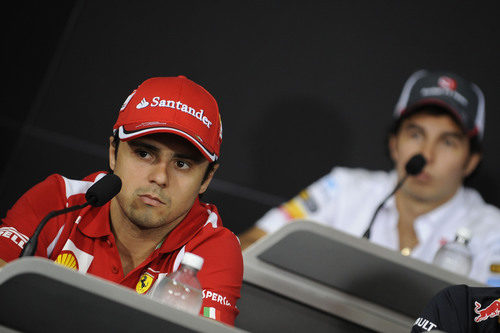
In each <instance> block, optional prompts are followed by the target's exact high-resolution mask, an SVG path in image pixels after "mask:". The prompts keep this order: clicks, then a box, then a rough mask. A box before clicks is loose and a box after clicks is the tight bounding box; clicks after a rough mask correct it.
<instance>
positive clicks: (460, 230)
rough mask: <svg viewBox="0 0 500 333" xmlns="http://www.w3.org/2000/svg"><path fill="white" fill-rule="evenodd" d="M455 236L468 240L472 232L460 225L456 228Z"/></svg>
mask: <svg viewBox="0 0 500 333" xmlns="http://www.w3.org/2000/svg"><path fill="white" fill-rule="evenodd" d="M457 237H460V238H462V239H464V240H467V241H469V240H470V239H471V237H472V232H471V231H470V230H469V229H468V228H466V227H460V228H458V230H457Z"/></svg>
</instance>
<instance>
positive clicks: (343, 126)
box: [0, 0, 500, 233]
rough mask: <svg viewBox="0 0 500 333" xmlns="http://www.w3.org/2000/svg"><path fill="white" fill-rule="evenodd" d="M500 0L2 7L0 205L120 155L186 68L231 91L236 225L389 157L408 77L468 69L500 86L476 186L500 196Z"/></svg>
mask: <svg viewBox="0 0 500 333" xmlns="http://www.w3.org/2000/svg"><path fill="white" fill-rule="evenodd" d="M495 5H496V4H495V1H489V2H485V1H475V2H463V3H462V2H459V1H428V0H425V1H380V0H377V1H328V2H327V1H325V2H319V1H318V2H315V1H274V2H271V1H267V2H239V1H196V2H194V1H127V2H125V1H95V0H94V1H75V0H73V1H64V2H59V3H58V4H57V7H56V6H55V5H54V4H50V3H47V2H45V3H44V5H42V4H37V5H34V4H32V5H29V6H28V5H27V4H25V3H19V2H18V3H15V4H13V8H12V9H9V10H8V11H6V10H5V11H2V12H3V13H2V41H3V43H2V49H3V50H2V64H3V68H4V71H3V72H4V76H3V83H4V84H3V85H4V89H3V90H2V97H1V102H2V112H1V115H0V130H1V131H0V132H1V138H0V139H1V142H2V148H3V149H2V154H1V156H2V157H1V158H2V161H1V169H0V172H1V173H0V205H1V207H0V215H2V216H3V215H4V214H5V212H6V210H7V209H8V207H10V206H11V205H12V204H13V203H14V202H15V200H16V199H17V198H18V197H19V196H20V195H22V193H24V192H25V191H26V190H28V189H29V188H30V187H31V186H32V185H34V184H35V183H37V182H39V181H41V180H43V179H44V178H45V177H47V176H48V175H49V174H51V173H61V174H63V175H65V176H67V177H70V178H82V177H84V176H86V175H87V174H90V173H91V172H93V171H96V170H100V169H105V168H106V167H107V142H108V136H109V135H110V134H111V129H112V125H113V124H114V122H115V120H116V117H117V113H118V110H119V108H120V106H121V104H122V103H123V101H124V100H125V98H126V97H127V96H128V94H129V93H130V92H131V91H132V90H133V89H134V88H135V87H137V85H138V84H140V83H141V82H142V81H143V80H145V79H146V78H149V77H152V76H176V75H181V74H182V75H186V76H187V77H188V78H190V79H192V80H194V81H195V82H197V83H200V84H201V85H202V86H204V87H205V88H206V89H207V90H208V91H210V92H211V93H212V94H213V95H214V96H215V98H216V99H217V101H218V103H219V107H220V111H221V114H222V119H223V125H224V141H223V146H222V159H221V162H222V166H221V168H220V169H219V171H218V173H217V175H216V179H215V180H214V182H213V183H212V185H211V187H210V188H209V192H208V193H207V195H206V197H205V199H206V200H207V201H211V202H213V203H215V204H217V206H218V207H219V210H220V213H221V215H222V218H223V221H224V224H225V225H226V226H228V227H229V228H230V229H231V230H233V231H234V232H235V233H239V232H241V231H243V230H244V229H246V228H247V227H249V226H250V225H251V224H252V223H253V222H254V221H256V220H257V219H258V218H259V217H260V216H262V214H264V213H265V212H266V211H267V210H268V209H269V208H271V207H272V206H274V205H277V204H279V203H280V202H281V201H282V200H285V199H287V198H290V197H291V196H293V195H295V194H296V193H297V192H298V191H300V190H301V189H302V188H303V187H305V186H307V185H308V184H309V183H311V182H313V181H314V180H316V179H317V178H319V177H320V176H322V175H324V174H325V173H327V172H328V171H329V170H330V169H331V168H332V167H333V166H335V165H344V166H352V167H365V168H369V169H385V170H389V169H390V168H391V162H390V160H389V158H388V155H387V150H386V147H385V144H386V142H385V135H386V131H387V130H388V127H389V124H390V121H391V113H392V110H393V107H394V105H395V103H396V101H397V99H398V96H399V93H400V90H401V88H402V86H403V84H404V82H405V80H406V78H407V77H408V76H409V75H410V74H411V73H412V72H413V71H415V70H418V69H421V68H427V69H444V70H451V71H455V72H457V73H458V74H460V75H462V76H464V77H465V78H468V79H470V80H472V81H473V82H475V83H477V84H478V85H479V86H480V87H481V88H482V90H483V92H484V94H485V96H486V133H485V140H484V149H485V155H484V160H483V163H482V165H481V167H480V170H479V172H478V173H477V174H476V175H475V176H474V177H473V178H472V179H471V181H470V185H471V186H473V187H476V188H478V189H479V190H480V191H481V192H482V193H483V196H484V197H485V199H486V201H488V202H490V203H493V204H496V205H499V204H500V197H499V190H498V187H497V184H498V183H499V181H500V176H499V175H498V172H497V170H499V169H500V168H499V166H500V158H499V157H498V154H497V146H498V143H499V142H500V133H499V131H498V130H497V129H498V128H499V124H500V114H499V113H498V112H497V110H498V109H499V107H500V96H499V94H498V89H499V86H500V81H499V78H498V74H499V71H498V67H497V66H498V59H499V54H500V52H499V51H500V43H499V36H500V34H499V33H500V29H499V24H498V18H497V16H498V12H497V11H496V7H495Z"/></svg>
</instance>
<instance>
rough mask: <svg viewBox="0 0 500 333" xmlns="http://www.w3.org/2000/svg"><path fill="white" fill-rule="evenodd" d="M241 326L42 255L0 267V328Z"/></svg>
mask: <svg viewBox="0 0 500 333" xmlns="http://www.w3.org/2000/svg"><path fill="white" fill-rule="evenodd" d="M3 331H7V332H163V333H164V332H169V331H170V332H214V333H215V332H226V333H236V332H244V331H243V330H241V329H238V328H234V327H229V326H227V325H224V324H221V323H219V322H216V321H214V320H211V319H207V318H204V317H200V316H195V315H191V314H188V313H185V312H182V311H179V310H176V309H173V308H170V307H167V306H166V305H163V304H160V303H157V302H155V301H153V300H151V299H149V298H147V297H144V296H142V295H138V294H137V293H135V291H133V290H130V289H127V288H124V287H122V286H119V285H116V284H112V283H110V282H108V281H104V280H102V279H100V278H97V277H94V276H91V275H84V274H80V273H77V272H75V271H73V270H70V269H67V268H64V267H62V266H59V265H57V264H55V263H53V262H52V261H49V260H46V259H41V258H33V257H29V258H23V259H19V260H16V261H14V262H12V263H10V264H8V265H6V266H5V267H4V268H2V269H0V332H3Z"/></svg>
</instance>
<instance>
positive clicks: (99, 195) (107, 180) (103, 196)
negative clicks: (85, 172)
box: [19, 174, 122, 258]
mask: <svg viewBox="0 0 500 333" xmlns="http://www.w3.org/2000/svg"><path fill="white" fill-rule="evenodd" d="M121 187H122V181H121V180H120V177H118V176H117V175H115V174H107V175H105V176H104V177H102V178H101V179H99V180H98V181H97V182H96V183H95V184H94V185H92V186H91V187H90V188H89V189H88V190H87V192H86V193H85V199H87V202H86V203H84V204H82V205H76V206H71V207H67V208H64V209H60V210H54V211H51V212H50V213H48V214H47V216H45V217H44V218H43V219H42V221H41V222H40V223H39V224H38V226H37V227H36V229H35V232H34V233H33V236H31V238H30V239H29V240H28V241H27V242H26V244H25V245H24V247H23V250H22V251H21V254H20V255H19V257H20V258H21V257H29V256H33V255H34V254H35V251H36V246H37V244H38V236H39V235H40V232H41V231H42V229H43V227H44V226H45V224H47V222H48V221H49V220H50V219H51V218H53V217H55V216H58V215H61V214H66V213H69V212H72V211H75V210H78V209H82V208H85V207H87V206H88V205H91V206H93V207H100V206H102V205H104V204H105V203H106V202H108V201H109V200H111V199H112V198H113V197H114V196H115V195H117V194H118V192H120V189H121Z"/></svg>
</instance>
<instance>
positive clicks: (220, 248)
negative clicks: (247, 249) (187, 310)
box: [191, 226, 243, 325]
mask: <svg viewBox="0 0 500 333" xmlns="http://www.w3.org/2000/svg"><path fill="white" fill-rule="evenodd" d="M209 228H211V227H210V226H207V227H206V228H205V229H209ZM217 229H219V230H217ZM217 229H214V230H205V231H204V232H208V233H211V235H209V237H208V238H205V239H204V241H203V242H201V243H200V244H198V245H197V246H196V247H195V248H194V249H192V250H191V252H193V253H195V254H197V255H199V256H201V257H203V259H204V262H203V267H202V269H201V270H200V272H199V273H198V278H199V280H200V283H201V286H202V288H203V290H202V293H203V305H202V308H201V311H200V314H201V315H202V316H205V317H207V318H211V319H215V320H218V321H221V322H223V323H226V324H229V325H234V320H235V318H236V316H237V315H238V313H239V310H238V308H237V307H236V301H237V300H238V299H239V298H240V290H241V284H242V280H243V257H242V255H241V247H240V244H239V242H238V239H237V238H236V236H235V235H234V234H233V233H232V232H231V231H229V230H228V229H225V228H223V227H218V228H217Z"/></svg>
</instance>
